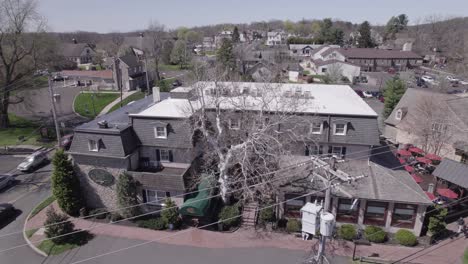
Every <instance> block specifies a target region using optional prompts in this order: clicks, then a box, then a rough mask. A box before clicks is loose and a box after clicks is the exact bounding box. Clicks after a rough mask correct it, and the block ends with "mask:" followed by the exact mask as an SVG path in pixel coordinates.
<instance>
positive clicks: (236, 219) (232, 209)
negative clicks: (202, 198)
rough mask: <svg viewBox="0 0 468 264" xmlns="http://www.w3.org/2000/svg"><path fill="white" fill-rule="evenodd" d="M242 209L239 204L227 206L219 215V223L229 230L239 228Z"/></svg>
mask: <svg viewBox="0 0 468 264" xmlns="http://www.w3.org/2000/svg"><path fill="white" fill-rule="evenodd" d="M239 214H240V209H239V205H238V204H234V205H227V206H224V207H223V209H221V212H220V213H219V215H218V217H219V221H221V222H222V223H223V225H224V226H226V227H227V228H229V227H233V226H237V225H238V224H239V223H240V216H239Z"/></svg>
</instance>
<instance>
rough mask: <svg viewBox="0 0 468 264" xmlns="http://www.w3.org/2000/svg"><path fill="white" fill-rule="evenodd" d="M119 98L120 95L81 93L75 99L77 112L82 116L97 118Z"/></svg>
mask: <svg viewBox="0 0 468 264" xmlns="http://www.w3.org/2000/svg"><path fill="white" fill-rule="evenodd" d="M119 96H120V94H119V93H104V92H101V93H80V94H79V95H78V96H77V97H76V98H75V105H74V107H75V111H76V112H77V113H78V114H80V115H81V116H85V117H90V118H95V117H96V116H97V115H98V114H99V113H100V112H101V111H102V109H104V107H106V106H107V105H108V104H110V103H112V102H113V101H114V100H116V99H117V98H119Z"/></svg>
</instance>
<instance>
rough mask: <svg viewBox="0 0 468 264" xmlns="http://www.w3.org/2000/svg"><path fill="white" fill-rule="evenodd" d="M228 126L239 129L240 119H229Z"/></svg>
mask: <svg viewBox="0 0 468 264" xmlns="http://www.w3.org/2000/svg"><path fill="white" fill-rule="evenodd" d="M229 128H230V129H233V130H239V129H240V119H229Z"/></svg>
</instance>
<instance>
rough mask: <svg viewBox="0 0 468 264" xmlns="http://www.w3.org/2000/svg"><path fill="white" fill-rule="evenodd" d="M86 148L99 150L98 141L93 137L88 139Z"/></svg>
mask: <svg viewBox="0 0 468 264" xmlns="http://www.w3.org/2000/svg"><path fill="white" fill-rule="evenodd" d="M88 149H89V151H96V152H97V151H99V141H98V140H93V139H90V140H88Z"/></svg>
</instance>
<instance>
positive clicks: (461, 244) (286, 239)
mask: <svg viewBox="0 0 468 264" xmlns="http://www.w3.org/2000/svg"><path fill="white" fill-rule="evenodd" d="M52 206H54V207H55V208H57V206H56V204H55V203H53V204H52ZM45 211H46V210H43V211H41V212H40V213H39V214H37V215H36V216H35V217H33V218H32V219H31V220H30V221H29V222H28V224H27V227H28V228H35V227H40V226H42V223H43V221H44V220H45ZM74 223H75V226H76V228H79V229H89V228H92V227H96V226H97V225H99V227H96V228H95V229H92V230H91V233H93V234H95V235H105V236H111V237H117V238H118V237H122V238H128V239H136V240H143V241H150V240H156V239H158V240H157V242H158V243H165V244H172V245H182V246H193V247H203V248H246V247H249V248H252V247H276V248H284V249H291V250H304V251H308V250H310V249H311V247H312V245H314V244H316V242H317V241H316V240H312V241H303V240H301V239H300V238H297V237H295V236H293V235H289V234H283V233H269V232H263V231H260V232H256V231H254V230H252V229H240V230H238V231H236V232H234V233H221V232H213V231H207V230H200V229H196V228H189V229H186V230H182V231H177V232H169V231H153V230H148V229H143V228H138V227H129V226H122V225H115V224H112V225H103V224H101V223H96V222H92V221H88V220H83V219H74ZM449 228H450V229H452V230H454V229H455V228H456V225H455V224H451V225H449ZM40 238H42V236H41V237H40ZM37 239H39V238H38V237H37V236H36V235H34V236H33V237H32V240H33V241H34V240H35V241H37ZM353 247H354V245H353V243H351V242H344V241H332V242H331V243H328V247H327V251H328V253H329V254H331V253H333V254H336V255H340V256H352V254H353ZM467 247H468V240H467V239H465V238H464V237H461V236H460V237H458V238H455V239H448V240H445V241H443V242H441V243H439V244H437V245H434V246H431V247H430V248H428V249H424V248H422V247H415V248H409V247H400V246H390V245H379V244H372V245H371V246H358V247H357V250H356V256H363V257H364V256H370V255H371V254H373V253H377V254H379V257H380V258H382V259H386V260H393V261H396V260H400V259H401V258H403V257H407V256H411V257H408V258H406V259H404V260H402V262H408V263H427V264H432V263H433V264H439V263H447V264H452V263H453V264H458V263H461V256H462V255H463V251H464V249H465V248H467Z"/></svg>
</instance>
